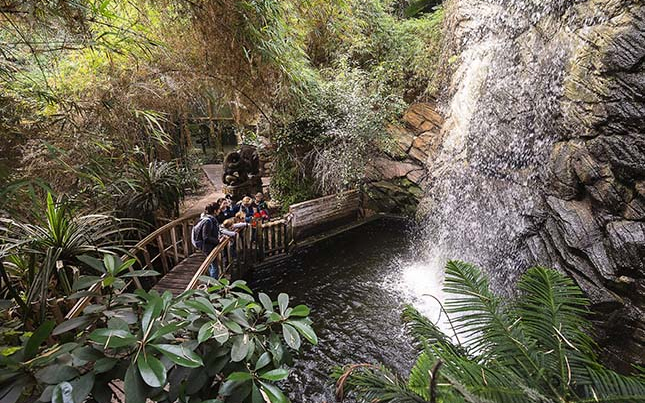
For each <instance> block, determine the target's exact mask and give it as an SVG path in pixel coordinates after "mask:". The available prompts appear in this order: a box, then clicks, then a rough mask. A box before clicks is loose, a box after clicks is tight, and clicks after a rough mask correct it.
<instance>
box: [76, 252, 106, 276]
mask: <svg viewBox="0 0 645 403" xmlns="http://www.w3.org/2000/svg"><path fill="white" fill-rule="evenodd" d="M77 259H78V260H80V261H81V262H83V263H85V264H86V265H88V266H90V267H91V268H93V269H94V270H96V271H98V272H99V273H105V266H104V265H103V262H102V261H101V260H99V259H97V258H95V257H92V256H89V255H81V256H78V257H77Z"/></svg>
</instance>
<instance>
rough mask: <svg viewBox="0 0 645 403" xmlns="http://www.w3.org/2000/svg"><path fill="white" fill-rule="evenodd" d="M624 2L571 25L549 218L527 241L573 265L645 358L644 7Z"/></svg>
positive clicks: (625, 350)
mask: <svg viewBox="0 0 645 403" xmlns="http://www.w3.org/2000/svg"><path fill="white" fill-rule="evenodd" d="M629 3H630V2H618V1H613V2H612V1H609V2H588V4H587V3H583V4H581V5H580V6H579V7H583V9H582V11H584V7H585V6H588V7H590V8H592V10H593V9H595V10H597V11H596V12H602V13H603V14H604V15H605V16H606V20H604V21H602V22H599V23H596V24H593V25H591V26H588V27H585V29H580V30H578V31H576V32H575V34H576V35H577V36H578V37H579V42H578V46H576V47H575V49H573V51H572V54H571V58H570V61H569V65H568V69H567V76H566V80H565V83H564V95H563V98H562V102H561V107H562V114H563V118H562V122H563V127H562V131H561V132H560V133H559V134H560V136H559V140H558V142H557V143H555V145H554V146H553V148H552V151H551V156H550V160H549V171H550V176H549V181H548V187H547V189H546V195H545V198H546V206H545V212H546V214H545V219H544V221H542V222H541V224H542V225H541V228H540V230H539V231H537V233H536V234H535V235H533V236H532V237H529V238H528V239H527V244H528V245H529V247H530V251H531V255H532V256H533V258H534V259H535V260H537V261H541V262H544V263H545V264H551V265H553V266H557V267H561V268H563V269H565V270H567V271H569V272H570V273H571V274H572V275H573V276H574V277H575V278H576V280H577V281H578V283H579V284H580V285H582V286H583V288H584V289H585V290H586V291H587V292H588V294H589V295H590V297H591V298H592V301H593V302H594V303H595V308H596V310H598V311H600V312H602V313H603V314H604V315H603V316H604V318H605V319H606V321H605V322H604V324H603V326H602V327H601V329H603V334H602V336H604V338H605V342H606V343H610V345H612V346H613V349H614V350H616V352H617V353H618V356H621V355H625V354H626V356H627V357H632V358H634V359H638V360H640V362H643V361H645V193H644V192H643V191H644V190H645V65H644V62H645V7H644V6H642V5H636V4H629ZM590 12H592V11H591V10H589V11H587V13H590ZM584 17H587V18H592V15H589V14H587V15H585V14H584V13H581V14H580V16H579V17H578V18H584Z"/></svg>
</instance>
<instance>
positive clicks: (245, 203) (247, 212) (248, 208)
mask: <svg viewBox="0 0 645 403" xmlns="http://www.w3.org/2000/svg"><path fill="white" fill-rule="evenodd" d="M239 212H243V213H244V216H245V221H246V222H251V220H252V219H253V215H254V214H255V212H256V209H255V207H253V199H251V198H250V197H249V196H244V197H243V198H242V200H241V201H240V202H239V203H237V204H236V205H235V207H233V214H237V213H239Z"/></svg>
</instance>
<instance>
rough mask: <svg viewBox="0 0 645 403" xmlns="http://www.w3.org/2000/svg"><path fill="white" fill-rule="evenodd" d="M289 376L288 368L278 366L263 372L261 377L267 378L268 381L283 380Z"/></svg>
mask: <svg viewBox="0 0 645 403" xmlns="http://www.w3.org/2000/svg"><path fill="white" fill-rule="evenodd" d="M288 376H289V370H288V369H284V368H276V369H272V370H271V371H267V372H265V373H263V374H261V375H260V378H262V379H266V380H267V381H281V380H283V379H285V378H286V377H288Z"/></svg>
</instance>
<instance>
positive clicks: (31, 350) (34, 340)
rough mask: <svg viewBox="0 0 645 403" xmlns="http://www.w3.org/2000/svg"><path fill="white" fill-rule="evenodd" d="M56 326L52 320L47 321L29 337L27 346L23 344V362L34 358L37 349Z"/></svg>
mask: <svg viewBox="0 0 645 403" xmlns="http://www.w3.org/2000/svg"><path fill="white" fill-rule="evenodd" d="M54 326H56V322H54V321H53V320H48V321H46V322H44V323H43V324H42V325H40V326H39V327H38V329H36V331H35V332H34V333H33V334H32V335H31V337H30V338H29V340H27V344H25V358H24V359H25V361H27V360H30V359H32V358H34V357H35V356H36V353H38V348H39V347H40V345H41V344H43V343H44V342H45V340H47V338H48V337H49V336H50V335H51V333H52V330H53V329H54Z"/></svg>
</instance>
